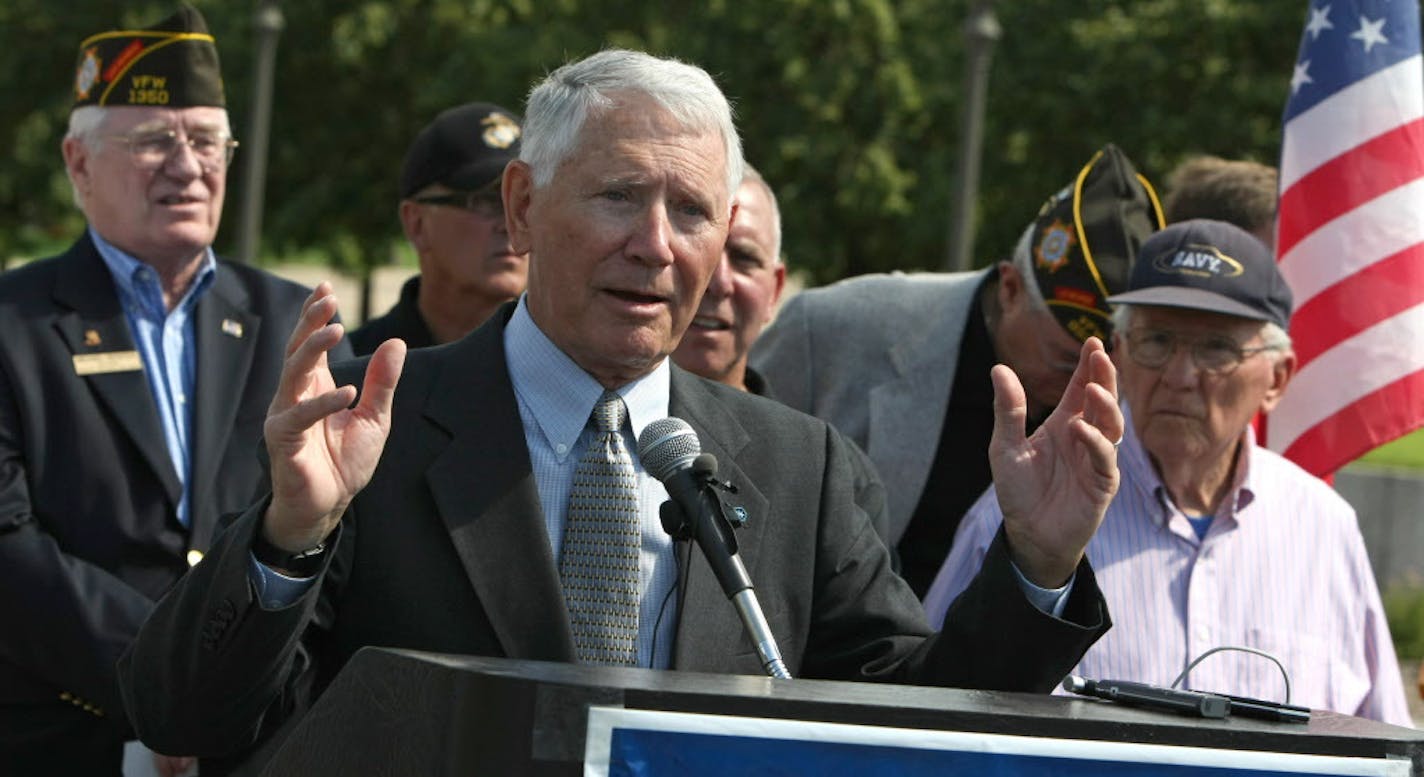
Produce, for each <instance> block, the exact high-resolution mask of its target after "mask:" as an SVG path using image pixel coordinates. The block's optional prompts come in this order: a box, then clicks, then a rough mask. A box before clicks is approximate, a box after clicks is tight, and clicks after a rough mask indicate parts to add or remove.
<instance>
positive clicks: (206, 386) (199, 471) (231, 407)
mask: <svg viewBox="0 0 1424 777" xmlns="http://www.w3.org/2000/svg"><path fill="white" fill-rule="evenodd" d="M247 305H248V299H247V293H246V292H245V291H244V290H243V288H242V286H241V284H239V283H238V282H237V279H236V278H235V277H234V276H233V274H232V273H231V272H230V271H229V270H228V269H227V268H226V267H224V266H223V265H221V264H219V265H218V267H217V276H216V277H215V278H214V279H213V285H212V288H210V289H208V292H207V294H205V295H203V297H202V299H201V300H199V301H198V305H197V308H196V311H195V313H196V315H195V320H194V322H193V326H194V334H195V340H196V345H197V352H196V353H197V377H196V379H195V385H194V394H196V395H197V396H196V397H195V405H194V409H193V448H192V452H193V472H192V478H193V505H195V506H196V505H203V504H208V503H209V501H210V500H209V496H210V492H211V490H212V487H213V478H215V477H217V467H218V464H219V463H220V462H221V461H222V454H223V450H224V449H225V448H226V447H227V443H228V437H229V436H230V435H231V434H232V425H233V420H234V419H235V418H236V417H237V411H238V406H239V404H240V402H241V400H242V393H243V391H244V390H245V389H246V388H247V381H246V377H247V375H248V370H250V369H251V367H252V359H253V357H254V352H255V349H256V347H257V330H258V327H259V326H261V324H262V318H261V316H258V315H257V314H255V313H253V312H251V311H249V310H248V309H247ZM191 514H192V516H193V519H194V521H193V522H194V525H193V527H192V530H193V536H192V544H193V545H194V547H199V548H205V547H207V544H208V540H209V538H210V537H211V534H212V530H213V527H212V526H211V525H210V522H209V520H208V518H209V517H210V516H208V515H207V514H206V513H205V512H204V511H202V510H197V509H194V510H192V513H191ZM211 517H216V516H211ZM200 518H201V520H199V519H200Z"/></svg>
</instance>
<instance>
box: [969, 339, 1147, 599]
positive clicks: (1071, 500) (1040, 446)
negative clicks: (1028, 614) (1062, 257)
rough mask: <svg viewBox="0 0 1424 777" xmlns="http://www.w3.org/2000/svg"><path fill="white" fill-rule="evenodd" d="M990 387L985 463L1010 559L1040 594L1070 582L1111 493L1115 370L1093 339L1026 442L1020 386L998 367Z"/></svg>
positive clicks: (1120, 426) (1118, 429) (1118, 425)
mask: <svg viewBox="0 0 1424 777" xmlns="http://www.w3.org/2000/svg"><path fill="white" fill-rule="evenodd" d="M991 378H992V380H993V382H994V436H993V438H992V439H991V440H990V441H989V465H990V468H991V469H992V470H993V472H994V486H995V490H996V491H997V492H998V496H999V507H1000V509H1001V510H1002V511H1003V513H1004V531H1005V533H1006V534H1007V537H1008V541H1009V553H1010V556H1011V557H1012V558H1013V560H1014V563H1015V564H1016V565H1017V566H1018V568H1019V571H1021V572H1023V574H1024V576H1025V577H1027V578H1028V579H1029V580H1030V581H1032V582H1033V583H1035V584H1036V585H1039V586H1041V587H1044V588H1057V587H1059V586H1061V585H1063V584H1064V583H1066V582H1067V581H1068V579H1069V578H1070V577H1071V576H1072V574H1073V570H1074V569H1076V568H1077V566H1078V562H1079V561H1080V560H1081V559H1082V558H1083V549H1084V548H1085V547H1087V544H1088V540H1089V539H1091V538H1092V536H1093V532H1095V531H1097V528H1098V525H1099V524H1101V523H1102V520H1103V514H1104V513H1105V512H1106V511H1107V508H1108V503H1109V502H1111V501H1112V498H1113V495H1114V494H1116V493H1117V487H1118V471H1117V447H1116V443H1117V442H1120V441H1121V440H1122V434H1123V430H1124V428H1125V425H1124V422H1123V417H1122V411H1121V410H1119V409H1118V405H1117V370H1116V369H1115V368H1114V367H1113V364H1112V360H1111V359H1109V358H1108V355H1107V353H1106V352H1105V351H1104V350H1103V344H1102V342H1101V341H1099V340H1098V339H1097V338H1095V337H1090V338H1088V340H1087V342H1085V343H1083V349H1082V350H1081V351H1080V352H1079V354H1078V367H1077V369H1075V370H1074V371H1073V378H1072V380H1070V381H1069V383H1068V389H1067V390H1066V391H1064V392H1063V399H1062V400H1061V401H1059V403H1058V407H1056V408H1055V409H1054V410H1053V413H1052V414H1051V415H1049V416H1048V419H1047V420H1046V421H1044V422H1043V424H1042V425H1041V426H1039V428H1038V430H1037V431H1035V432H1034V434H1033V436H1032V437H1028V438H1025V437H1024V421H1025V419H1026V418H1027V416H1028V407H1027V403H1026V400H1025V397H1024V390H1023V385H1022V384H1020V383H1019V379H1018V376H1017V375H1015V374H1014V372H1013V370H1011V369H1009V368H1008V367H1005V366H1004V365H1002V364H1000V365H997V366H995V367H994V369H993V372H992V373H991Z"/></svg>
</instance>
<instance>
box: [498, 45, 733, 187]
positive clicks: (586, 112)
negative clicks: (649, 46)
mask: <svg viewBox="0 0 1424 777" xmlns="http://www.w3.org/2000/svg"><path fill="white" fill-rule="evenodd" d="M619 92H633V93H637V94H642V95H646V96H647V97H650V98H652V99H653V100H654V101H656V102H657V103H658V105H660V106H662V108H663V109H664V110H666V111H667V112H668V113H671V114H672V115H673V117H674V118H676V119H677V121H678V122H679V123H680V124H681V125H682V126H683V128H684V129H689V130H695V131H713V130H715V131H716V132H718V133H719V134H721V136H722V141H723V143H724V144H725V147H726V156H727V191H728V193H729V194H728V197H729V198H730V197H733V196H735V195H736V192H737V186H738V185H740V183H741V181H742V167H743V165H744V162H743V161H742V141H741V138H739V137H738V136H737V127H736V125H735V124H734V123H733V122H732V106H731V105H730V104H729V103H728V102H727V98H726V96H725V95H723V94H722V90H721V89H718V88H717V84H716V83H715V82H714V81H713V80H712V76H710V75H708V74H707V71H705V70H703V69H702V68H700V67H697V66H696V65H689V64H687V63H685V62H680V61H678V60H676V59H660V58H658V57H654V56H651V55H649V54H644V53H642V52H640V51H628V50H626V49H607V50H604V51H600V52H598V53H597V54H594V55H592V56H590V57H586V58H584V59H581V60H578V61H576V62H570V63H568V64H566V65H564V66H563V67H560V68H559V69H557V70H555V71H554V72H552V73H550V74H549V76H548V77H547V78H545V79H544V80H543V81H542V82H540V83H539V84H538V85H537V86H535V87H534V88H533V89H532V90H530V92H529V100H528V104H527V105H526V107H525V111H524V128H523V129H524V135H523V138H522V140H521V146H520V151H519V158H520V160H522V161H523V162H524V163H525V164H528V165H529V167H530V169H531V170H532V172H533V178H534V185H535V186H536V187H542V186H546V185H548V183H549V181H551V180H553V178H554V172H555V171H556V170H558V168H559V165H561V164H563V162H564V161H565V160H567V159H568V158H569V157H570V156H571V155H572V154H573V152H574V151H575V150H576V149H577V148H578V145H579V141H580V137H579V135H580V133H581V132H582V130H583V126H584V122H586V121H587V120H588V118H589V116H590V115H598V114H601V113H602V112H603V111H606V110H608V109H610V108H612V107H613V106H614V105H615V103H616V96H617V93H619Z"/></svg>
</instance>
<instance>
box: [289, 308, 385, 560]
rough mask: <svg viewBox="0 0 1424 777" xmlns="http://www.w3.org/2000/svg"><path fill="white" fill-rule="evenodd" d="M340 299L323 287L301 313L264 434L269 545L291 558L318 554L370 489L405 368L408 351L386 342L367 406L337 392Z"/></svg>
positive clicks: (370, 373)
mask: <svg viewBox="0 0 1424 777" xmlns="http://www.w3.org/2000/svg"><path fill="white" fill-rule="evenodd" d="M335 315H336V297H335V296H334V295H333V294H332V289H331V285H330V284H328V283H326V282H325V281H323V282H322V283H321V284H319V285H318V286H317V287H316V289H315V290H313V291H312V293H311V296H309V297H307V300H306V302H305V303H303V305H302V315H301V318H300V319H299V320H298V321H297V326H296V329H295V330H293V332H292V336H291V338H290V339H289V340H288V341H287V358H286V362H285V363H284V364H283V366H282V377H281V379H280V381H279V382H278V384H277V393H276V395H275V396H274V397H272V404H271V406H270V407H268V409H267V421H266V423H265V424H264V425H263V433H264V435H265V437H266V442H267V453H268V456H269V457H270V458H271V462H272V503H271V505H270V506H269V507H268V508H267V513H266V515H265V516H264V517H263V521H262V532H263V534H264V536H265V537H266V539H267V541H268V542H269V543H271V544H272V545H275V546H276V547H278V548H281V549H283V550H286V551H289V552H293V553H296V552H300V551H303V550H308V549H310V548H314V547H316V546H317V545H318V544H320V543H321V542H322V541H323V540H325V539H326V537H327V535H329V534H331V532H332V530H333V529H335V528H336V525H337V523H338V522H340V520H341V515H342V513H344V512H345V511H346V506H347V505H348V504H350V502H351V499H352V498H353V497H355V496H356V493H357V492H358V491H360V490H361V489H362V488H364V487H365V485H366V483H368V482H369V481H370V480H371V475H372V473H374V472H375V470H376V463H377V462H378V461H380V458H381V451H382V450H383V449H384V448H385V445H386V438H387V437H388V436H389V435H390V431H391V402H392V400H393V399H394V397H395V390H396V383H397V382H399V381H400V375H401V369H402V368H403V367H404V366H405V353H406V347H405V343H404V342H402V341H400V340H387V341H386V342H384V343H382V344H381V346H380V347H379V348H377V349H376V352H375V353H374V354H372V355H371V361H370V364H368V365H367V368H366V379H365V383H364V384H363V385H362V388H361V401H360V403H359V404H357V405H356V406H355V407H352V406H351V403H352V402H353V401H355V399H356V387H355V386H341V387H337V386H336V381H335V380H334V379H333V378H332V376H331V369H330V367H329V365H328V364H327V358H326V354H327V351H329V350H331V348H332V347H334V346H335V345H336V344H337V343H338V342H340V341H341V336H342V328H341V324H339V323H331V321H332V318H333V317H335Z"/></svg>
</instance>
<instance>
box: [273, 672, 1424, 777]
mask: <svg viewBox="0 0 1424 777" xmlns="http://www.w3.org/2000/svg"><path fill="white" fill-rule="evenodd" d="M594 705H601V706H616V707H624V708H627V709H645V710H662V711H669V712H690V713H703V714H714V715H717V714H720V715H738V716H744V717H760V718H781V719H795V720H808V721H820V722H826V723H853V724H862V725H875V726H890V727H899V728H920V729H934V730H945V731H964V732H981V733H992V734H1005V735H1013V736H1030V737H1056V738H1064V739H1091V740H1110V741H1122V742H1140V743H1151V744H1161V745H1177V746H1187V747H1211V748H1224V749H1236V750H1257V751H1269V752H1281V753H1305V754H1316V755H1333V756H1352V757H1358V758H1392V759H1404V760H1408V761H1410V762H1411V767H1412V773H1414V774H1418V775H1424V732H1421V731H1416V730H1414V729H1409V728H1401V727H1398V726H1391V725H1387V724H1384V723H1379V722H1376V721H1372V720H1366V719H1363V718H1356V717H1352V716H1349V715H1340V714H1337V713H1332V712H1326V711H1314V712H1312V714H1311V719H1310V722H1309V723H1307V724H1304V725H1302V724H1300V723H1284V722H1271V721H1263V720H1255V719H1250V718H1242V717H1228V718H1225V719H1220V720H1208V719H1203V718H1196V717H1188V716H1185V715H1179V714H1175V713H1170V712H1159V711H1156V710H1145V709H1137V708H1132V707H1126V706H1121V705H1117V704H1113V703H1110V702H1106V701H1101V700H1097V699H1080V698H1069V697H1062V696H1049V695H1039V694H1024V693H1009V692H998V691H976V690H963V689H954V688H930V687H920V686H907V685H889V684H876V683H856V682H837V681H829V680H775V679H772V678H769V677H760V676H744V675H717V674H702V673H697V672H681V671H660V670H650V669H637V668H621V667H593V666H581V665H576V664H562V663H549V662H543V661H525V660H512V659H503V658H486V657H476V656H463V655H447V654H438V653H428V652H422V651H413V650H396V649H388V648H365V649H363V650H361V651H360V652H358V653H357V654H356V655H355V656H354V657H353V658H352V659H351V661H350V662H349V663H348V664H347V666H346V667H345V668H344V669H343V670H342V672H341V673H340V675H338V676H337V678H336V679H335V680H334V681H333V682H332V684H331V686H330V687H328V688H327V690H326V692H325V693H324V694H323V695H322V696H321V698H320V699H318V701H317V703H316V705H315V706H313V708H312V709H311V710H310V711H309V712H308V713H307V715H306V716H305V717H304V718H303V719H302V720H301V721H300V722H299V723H298V724H297V725H296V726H295V727H294V729H293V730H292V732H291V734H290V736H289V737H288V738H287V740H286V741H285V742H283V743H282V744H280V746H279V747H278V750H277V755H276V757H275V758H274V759H273V761H272V762H271V764H269V769H268V770H267V771H265V772H264V774H267V775H286V774H293V775H296V774H310V773H312V772H310V771H303V770H309V769H311V768H314V767H330V766H331V765H332V764H333V763H337V762H351V763H356V764H360V766H361V768H362V770H363V772H364V773H367V774H386V773H389V774H401V773H416V772H411V771H407V770H409V769H410V768H411V767H413V766H416V765H417V764H423V767H422V768H423V771H420V772H419V773H425V774H461V773H464V774H469V773H474V772H470V771H468V767H470V766H471V765H472V764H481V765H484V766H491V765H497V766H498V767H499V769H497V770H496V771H499V772H501V773H519V774H551V775H552V774H579V773H581V771H580V767H581V763H582V758H583V747H584V733H585V730H586V727H587V718H588V708H589V707H590V706H594ZM387 762H388V763H390V764H393V768H392V770H391V771H389V772H387V771H383V770H382V769H381V768H378V764H380V763H387ZM462 770H464V771H462ZM489 773H495V772H489Z"/></svg>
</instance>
